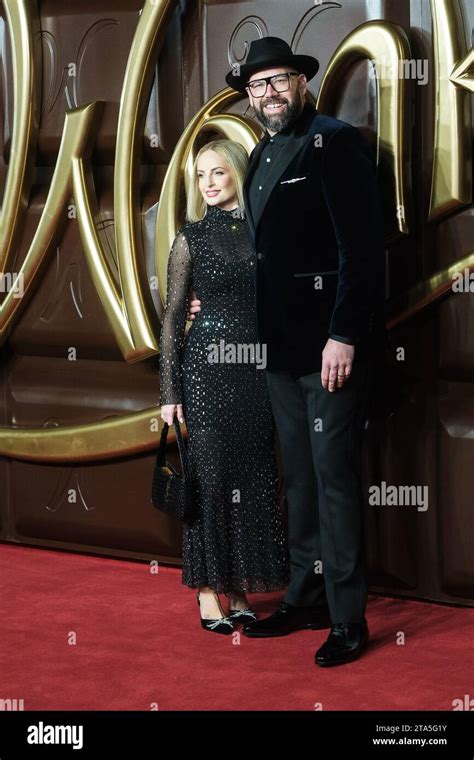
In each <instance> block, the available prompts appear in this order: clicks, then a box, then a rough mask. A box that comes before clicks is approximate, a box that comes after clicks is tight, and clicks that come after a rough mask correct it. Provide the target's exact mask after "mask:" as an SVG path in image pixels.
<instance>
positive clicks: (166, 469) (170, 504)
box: [151, 417, 197, 522]
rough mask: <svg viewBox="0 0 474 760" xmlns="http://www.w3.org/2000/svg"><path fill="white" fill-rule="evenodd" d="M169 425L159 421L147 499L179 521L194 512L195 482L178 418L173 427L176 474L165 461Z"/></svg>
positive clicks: (189, 520) (195, 509) (195, 508)
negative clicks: (177, 462) (160, 426)
mask: <svg viewBox="0 0 474 760" xmlns="http://www.w3.org/2000/svg"><path fill="white" fill-rule="evenodd" d="M168 428H169V425H168V423H167V422H165V424H164V425H163V430H162V432H161V438H160V445H159V447H158V453H157V455H156V463H155V469H154V472H153V482H152V487H151V503H152V504H153V506H154V507H156V508H157V509H159V510H160V511H161V512H165V513H166V514H167V515H171V516H172V517H176V518H178V520H182V521H183V522H192V521H193V520H194V519H195V518H196V515H197V502H196V498H195V484H194V478H193V472H192V467H191V462H190V460H189V454H188V450H187V447H186V444H185V442H184V440H183V437H182V435H181V428H180V426H179V422H178V419H177V418H176V417H175V419H174V429H175V431H176V440H177V442H178V450H179V456H180V459H181V470H182V474H181V475H180V474H179V473H178V472H177V471H176V470H175V469H174V467H173V466H172V465H171V464H169V463H168V462H167V461H166V456H165V454H166V439H167V436H168Z"/></svg>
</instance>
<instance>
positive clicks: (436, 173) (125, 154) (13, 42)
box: [0, 0, 474, 542]
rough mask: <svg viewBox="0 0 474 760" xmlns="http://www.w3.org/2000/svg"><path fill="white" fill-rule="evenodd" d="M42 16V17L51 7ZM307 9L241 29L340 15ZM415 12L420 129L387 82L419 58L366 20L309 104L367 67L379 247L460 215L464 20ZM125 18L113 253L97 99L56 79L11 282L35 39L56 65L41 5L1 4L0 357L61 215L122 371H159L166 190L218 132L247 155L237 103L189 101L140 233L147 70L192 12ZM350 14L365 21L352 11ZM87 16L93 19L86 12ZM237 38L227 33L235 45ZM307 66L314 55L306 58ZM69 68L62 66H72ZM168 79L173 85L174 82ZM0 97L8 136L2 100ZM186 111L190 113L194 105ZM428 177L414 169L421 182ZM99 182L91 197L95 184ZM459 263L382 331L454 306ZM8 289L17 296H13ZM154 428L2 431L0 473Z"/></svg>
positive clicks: (187, 73) (163, 5) (467, 174)
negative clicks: (417, 144)
mask: <svg viewBox="0 0 474 760" xmlns="http://www.w3.org/2000/svg"><path fill="white" fill-rule="evenodd" d="M49 2H50V5H51V4H52V6H54V2H53V0H49ZM86 5H87V3H86ZM124 5H126V3H124ZM209 5H212V4H209ZM214 5H220V6H228V10H229V14H230V13H231V12H232V13H234V14H235V12H236V9H237V8H239V3H238V2H235V3H234V2H228V3H225V2H223V3H214ZM316 5H317V6H319V7H314V8H313V9H311V10H310V11H307V12H306V15H305V16H304V24H303V23H302V21H300V22H299V23H297V14H296V10H295V11H294V13H295V18H294V23H293V19H292V18H291V16H292V13H293V11H292V10H290V9H288V11H287V12H286V13H287V16H288V20H287V24H288V29H287V31H286V33H285V32H283V31H281V30H276V29H274V30H272V31H265V30H266V26H265V23H263V22H262V23H260V16H257V15H255V19H256V21H255V23H254V31H255V29H257V30H258V32H257V33H263V32H264V33H274V34H280V36H286V37H287V38H288V39H290V37H291V35H293V38H292V39H293V40H299V39H300V38H301V36H302V34H303V32H304V29H305V28H307V26H308V24H309V21H310V20H315V19H316V16H317V15H318V14H320V13H321V10H324V9H332V10H337V12H340V13H342V12H344V11H345V10H346V9H345V6H344V3H334V2H327V3H317V4H316ZM387 5H388V4H387ZM402 5H403V7H404V8H408V7H409V6H410V3H409V2H408V0H407V3H403V4H402V3H400V6H402ZM426 5H427V6H428V7H429V12H430V16H431V24H432V39H431V41H430V45H431V56H430V57H431V62H432V65H431V67H430V80H429V89H430V93H431V95H430V98H427V97H424V98H422V99H421V109H422V110H421V113H420V112H418V123H417V122H416V121H415V116H416V113H415V107H414V101H415V93H414V88H415V87H416V86H417V85H415V83H414V81H413V79H411V78H410V77H408V76H398V75H397V74H394V72H397V71H399V67H400V66H403V65H404V64H406V62H407V61H411V60H415V59H416V57H417V55H416V51H414V50H413V49H412V42H411V39H412V38H411V37H410V36H409V34H408V33H407V31H408V30H407V29H406V28H404V27H403V26H402V25H400V24H399V23H396V22H395V21H391V20H387V19H379V20H377V19H376V20H369V21H366V22H364V23H362V24H359V25H356V26H355V28H353V29H352V30H351V31H350V32H349V33H348V34H347V35H346V36H345V37H344V38H343V39H342V41H340V42H339V43H338V44H337V45H336V46H335V49H334V50H333V52H332V54H331V56H330V58H329V60H328V61H327V63H326V66H325V70H323V71H322V75H321V80H320V86H319V90H318V93H317V95H316V97H315V103H316V105H317V107H318V108H319V109H320V110H321V111H323V112H326V113H332V114H335V115H337V113H338V108H339V104H340V99H341V93H342V92H343V91H344V88H345V86H346V84H347V82H348V81H350V76H351V73H352V72H353V70H354V69H355V68H356V67H357V66H358V65H359V64H360V62H363V61H369V62H370V65H371V66H372V67H373V69H372V73H373V76H374V81H375V89H376V100H377V120H376V129H375V138H376V150H377V157H378V160H379V162H381V161H382V159H383V161H384V164H385V168H386V170H387V171H388V173H389V175H390V176H391V178H392V182H391V185H390V189H389V191H388V192H389V197H388V198H386V199H385V200H386V205H387V206H388V207H389V208H390V218H389V219H388V221H387V229H386V233H387V234H386V244H387V247H388V248H389V249H390V247H392V246H395V245H397V244H399V243H400V241H403V240H404V239H407V238H409V237H410V236H411V235H413V234H414V233H415V232H416V229H417V228H419V227H420V226H422V227H424V228H426V229H427V230H430V229H433V228H434V227H435V225H436V224H439V222H440V221H442V220H446V219H447V218H450V217H452V216H454V215H455V214H456V213H457V212H459V211H460V210H462V209H465V208H466V207H468V206H470V204H472V117H471V95H472V93H473V92H474V50H473V49H470V46H469V44H468V39H469V35H468V27H469V24H468V21H467V18H466V7H465V4H464V3H463V1H462V0H427V2H426ZM252 6H253V9H254V10H255V13H256V14H257V13H259V12H260V10H261V9H260V4H259V3H258V2H255V3H253V4H252ZM58 7H59V6H58ZM91 7H92V6H91ZM130 7H131V8H132V11H133V13H134V15H133V16H131V15H130V14H129V16H128V17H127V18H128V19H130V18H131V17H132V18H134V19H135V23H136V26H135V28H134V32H133V39H132V41H131V45H130V48H129V51H128V59H127V63H126V67H125V72H124V76H123V80H122V82H121V96H120V102H119V106H118V114H117V126H116V144H115V146H113V148H112V149H111V150H112V153H113V154H114V156H113V171H112V173H111V174H108V175H107V174H106V173H105V174H104V176H106V178H107V182H109V184H110V187H111V191H112V194H113V198H112V205H113V225H112V226H113V233H114V234H113V241H112V243H111V246H109V245H107V242H106V238H105V237H104V234H103V218H102V216H101V213H100V209H99V200H98V190H97V176H96V175H97V172H98V168H99V167H98V166H97V161H96V157H97V155H98V149H97V140H98V134H99V132H100V129H101V125H102V124H103V121H104V119H105V118H107V114H108V111H107V109H108V106H109V103H108V102H107V100H104V99H101V100H93V101H91V102H84V103H81V100H80V98H79V99H78V96H77V91H76V90H77V86H76V82H77V80H74V77H75V76H76V72H75V69H74V70H73V72H72V75H71V72H69V75H70V76H72V79H73V80H74V87H76V90H75V91H74V98H72V101H73V102H72V103H71V106H72V107H70V108H67V109H65V118H64V124H63V125H62V135H61V139H60V143H59V148H58V149H57V150H56V151H55V156H54V166H52V167H51V176H50V181H49V185H48V189H47V195H46V197H45V199H44V203H43V205H42V206H41V208H40V211H39V212H38V214H37V220H36V222H35V224H36V227H35V230H34V234H33V237H32V241H31V243H30V244H29V246H28V250H27V252H26V255H25V257H24V259H23V262H22V264H21V266H20V267H19V268H18V269H17V271H15V262H16V256H17V250H18V245H19V241H20V240H22V239H23V233H24V229H25V224H26V220H27V218H28V211H29V210H31V198H32V194H33V190H34V177H35V167H37V164H38V153H39V152H41V146H40V144H39V136H40V128H39V127H40V123H41V120H42V118H44V117H45V113H46V111H45V105H44V103H43V104H42V96H41V92H42V89H43V90H44V88H45V86H46V85H45V81H44V61H42V57H41V44H43V45H44V44H45V41H46V42H47V44H48V45H49V46H50V54H51V55H59V54H58V53H57V51H56V52H55V48H54V44H56V45H57V41H56V42H55V43H54V44H53V41H52V36H51V35H50V37H49V38H48V37H47V34H46V32H45V30H44V29H42V23H41V18H40V10H39V6H38V4H37V3H36V2H34V0H4V2H3V9H4V19H5V25H6V31H7V35H6V37H7V38H8V40H9V44H8V46H7V47H6V48H5V50H4V54H5V51H6V52H7V53H8V54H9V56H10V59H9V62H8V63H9V67H10V69H9V70H10V72H11V79H10V82H9V85H10V89H11V90H12V92H11V98H12V102H13V112H12V120H11V125H8V126H9V128H10V135H9V143H8V146H7V147H8V150H7V153H8V155H7V161H6V176H5V180H4V193H3V203H2V209H1V224H0V271H1V272H2V273H3V278H4V281H5V282H6V281H7V278H8V277H9V276H10V278H11V280H10V286H9V289H8V291H7V292H6V293H5V296H4V297H3V300H2V303H1V305H0V336H1V343H2V344H3V345H4V347H7V346H8V338H9V336H11V334H12V330H13V327H14V326H15V325H16V324H17V322H18V320H19V318H20V315H21V314H22V313H23V311H24V309H25V307H26V305H27V304H29V303H31V300H32V299H34V296H35V291H36V290H37V288H38V285H39V283H40V282H41V278H42V277H43V272H44V270H45V267H46V266H48V265H50V263H51V260H52V256H53V255H54V247H55V244H56V242H57V241H58V240H61V236H62V235H63V233H64V227H65V223H66V221H67V219H68V218H70V217H71V215H73V216H74V218H75V219H76V221H77V226H78V230H79V234H80V241H81V245H82V251H83V255H84V257H85V259H86V261H87V267H88V271H89V275H90V278H91V281H92V283H93V287H94V289H95V292H96V294H97V297H98V298H99V299H100V303H101V305H102V308H103V311H104V313H105V315H106V317H107V321H108V324H109V327H110V330H111V332H112V333H113V336H114V339H115V341H116V344H117V347H118V349H119V351H120V352H121V355H122V356H123V360H124V362H126V363H127V364H130V365H133V364H136V363H138V362H146V361H148V360H150V359H152V358H153V357H155V358H156V355H157V351H158V336H159V328H160V323H159V309H157V298H158V299H160V300H161V308H162V306H163V302H164V298H165V293H166V271H167V260H168V254H169V250H170V247H171V243H172V241H173V239H174V236H175V234H176V231H177V228H178V226H179V224H180V222H181V219H180V217H179V213H180V205H179V200H180V192H179V190H180V188H182V186H183V183H184V186H187V184H188V182H189V179H190V172H191V166H192V161H193V158H194V156H195V153H196V143H197V138H198V136H199V135H202V134H203V132H206V131H209V132H217V133H220V134H221V135H223V136H225V137H228V138H230V139H233V140H237V141H239V142H240V143H241V144H242V145H244V147H245V148H246V149H247V150H248V151H249V152H250V150H251V149H252V147H253V146H254V145H255V143H256V142H257V141H258V140H259V139H260V137H261V136H262V134H263V132H262V129H261V127H260V126H259V125H258V123H257V122H256V121H255V120H253V119H252V118H251V117H249V116H246V115H242V114H240V113H233V112H231V109H232V108H235V107H236V106H239V101H241V100H242V98H241V96H240V94H238V93H236V92H235V91H233V90H231V89H230V88H227V87H226V88H224V89H221V90H219V91H217V92H216V93H215V94H213V95H212V96H211V97H210V98H209V99H207V102H204V101H205V98H201V102H200V104H199V107H198V108H197V109H195V110H194V111H193V113H192V115H191V118H189V119H187V120H184V129H180V130H179V133H180V134H179V136H178V139H177V140H175V142H174V144H173V145H172V155H170V156H169V157H168V158H167V159H166V161H165V163H164V165H163V166H161V167H157V171H156V174H155V176H154V177H153V178H152V179H151V180H150V179H148V182H149V185H148V186H149V187H152V186H153V183H156V182H158V181H159V183H160V186H159V203H158V204H157V213H156V218H153V219H152V220H151V221H150V220H147V221H146V223H145V220H144V215H143V209H142V191H143V187H144V178H143V177H144V175H143V172H142V168H143V167H142V156H143V136H144V130H145V123H146V119H147V118H149V117H150V108H151V105H150V93H151V92H152V91H155V92H156V88H157V68H156V65H157V61H158V60H162V58H163V49H164V48H166V46H167V39H169V35H170V34H174V31H173V30H175V29H176V28H177V24H179V23H181V25H182V28H183V29H184V30H185V31H186V29H188V30H189V29H192V25H193V24H195V23H201V22H202V18H201V15H200V9H201V3H197V2H196V3H189V4H187V5H186V9H185V11H183V14H182V16H180V14H181V10H182V9H181V8H180V4H178V2H177V0H146V2H144V3H138V2H137V3H136V4H134V3H133V0H131V2H130ZM285 7H286V6H285ZM360 7H361V8H364V7H365V6H364V3H363V0H361V2H360ZM111 8H112V6H111ZM262 9H263V5H262ZM87 10H88V11H90V10H91V9H90V8H89V6H88V7H87ZM104 10H108V8H107V2H105V3H104ZM76 12H77V10H76ZM84 12H85V11H84ZM262 13H263V10H262ZM110 15H111V18H108V17H107V14H106V13H102V14H101V18H100V19H99V20H97V21H95V22H94V24H91V26H90V30H92V31H90V34H89V37H88V39H89V38H90V37H92V36H93V35H94V34H98V33H99V32H100V31H101V30H102V29H103V28H104V26H105V25H107V24H108V25H110V24H115V23H117V24H118V23H119V22H116V21H114V20H113V18H112V16H113V13H112V12H111V14H110ZM244 15H245V14H244ZM402 15H403V14H402ZM104 19H105V20H104ZM247 20H248V19H247ZM203 23H206V22H203ZM244 24H245V20H244V21H242V22H241V25H244ZM241 25H237V26H235V24H234V31H236V33H237V31H239V30H240V29H241ZM262 30H263V31H262ZM167 35H168V36H167ZM178 37H179V35H178ZM173 39H174V38H173ZM201 39H202V37H201V36H200V34H199V33H198V34H197V36H196V37H195V38H193V37H192V33H191V32H189V31H188V32H186V33H185V34H183V40H184V41H183V45H184V46H186V45H187V46H188V48H189V49H190V50H191V53H189V50H188V52H185V53H183V56H181V51H180V50H179V49H178V50H177V51H176V52H175V53H174V55H175V57H176V58H177V64H181V60H182V61H183V67H182V76H183V77H184V78H186V77H189V78H190V79H191V78H194V79H195V78H196V72H195V71H194V69H193V66H192V63H193V61H192V50H193V49H194V50H195V49H196V45H197V44H201ZM87 44H89V42H88V41H86V36H85V37H84V39H83V40H82V42H81V47H80V51H79V54H78V57H77V60H81V55H83V54H84V50H85V48H86V45H87ZM183 50H184V48H183ZM51 51H52V52H51ZM229 51H230V53H229V62H228V61H226V60H224V59H222V60H221V66H222V72H221V73H222V79H223V76H224V73H225V72H226V71H227V69H228V63H230V64H232V63H234V62H238V61H235V60H232V45H231V44H229ZM305 52H312V53H316V51H313V50H306V49H305ZM167 56H168V60H171V59H173V53H170V51H169V50H168V51H167ZM165 57H166V56H165ZM75 65H76V64H73V63H71V66H75ZM176 71H177V69H175V72H176ZM109 76H110V72H109ZM194 79H193V81H194ZM172 81H173V82H175V83H177V86H179V82H178V79H177V78H176V79H174V80H172ZM161 84H163V82H162V83H161ZM158 87H159V85H158ZM153 88H154V89H153ZM203 89H204V90H205V88H203ZM58 91H59V89H58ZM170 92H171V91H170ZM3 95H4V131H5V124H6V119H7V117H6V114H5V112H6V108H5V102H6V97H7V93H6V92H4V93H3ZM309 97H311V96H309ZM196 99H197V100H199V98H198V96H196ZM43 100H44V98H43ZM78 100H79V102H78V103H77V101H78ZM202 103H204V104H202ZM42 108H43V111H41V109H42ZM423 109H425V111H426V113H423ZM427 109H429V113H428V111H427ZM46 115H47V113H46ZM158 116H161V121H159V119H158V120H157V124H158V123H159V124H161V125H164V124H165V123H166V117H167V114H163V113H161V114H158ZM420 116H421V120H420ZM428 116H429V118H430V119H432V122H433V125H434V128H433V130H432V132H431V135H430V139H431V148H430V152H431V156H432V158H431V162H430V165H429V174H430V198H429V204H428V205H427V206H426V207H425V208H421V207H420V204H419V203H417V199H416V197H415V194H414V189H413V185H414V184H415V186H416V184H417V183H419V181H420V178H419V177H418V176H417V175H416V170H417V169H419V168H420V164H419V163H417V161H416V158H417V157H416V156H413V154H412V141H413V133H414V130H416V129H418V128H420V127H421V124H422V121H423V119H424V118H427V117H428ZM165 132H166V126H163V134H160V135H159V137H160V139H161V138H163V139H164V134H165ZM168 137H169V135H168ZM165 142H166V140H165ZM4 148H5V146H4ZM4 152H5V150H4ZM162 152H163V153H166V149H164V148H163V150H162ZM110 163H111V165H112V162H110ZM427 168H428V167H426V166H424V169H425V171H426V170H427ZM161 169H162V171H161ZM104 172H105V169H104ZM99 174H100V172H99ZM101 177H102V175H101ZM99 184H100V185H101V187H102V186H103V184H104V182H103V178H102V181H101V183H99ZM145 185H146V181H145ZM145 227H146V232H147V234H148V236H150V235H151V236H152V237H153V246H154V262H153V270H154V271H153V272H152V274H150V271H149V267H147V266H146V262H145V258H146V256H145V249H144V229H145ZM471 251H472V252H469V253H468V254H467V255H463V256H462V257H461V258H459V259H457V260H456V261H454V262H452V261H450V262H449V263H448V264H447V265H446V266H442V267H438V268H433V267H432V268H431V272H432V273H431V274H429V276H427V277H426V276H423V274H422V276H420V277H418V278H417V280H416V281H415V282H414V284H413V285H412V286H411V287H409V288H401V289H396V288H395V292H393V293H392V297H391V299H390V302H389V303H388V308H387V313H388V326H389V328H395V327H396V326H400V325H403V324H405V323H406V321H407V320H408V319H409V318H411V317H413V316H414V315H417V314H419V313H420V312H422V310H423V309H425V307H428V306H430V305H433V304H434V303H435V302H438V301H439V300H441V299H442V297H444V296H446V295H448V294H449V293H450V292H452V283H453V275H455V273H456V272H464V273H466V274H470V273H471V272H472V271H473V266H474V251H473V250H472V249H471ZM18 286H21V288H20V287H18ZM20 289H21V297H18V292H19V290H20ZM157 385H158V383H157ZM156 398H157V399H158V390H157V392H156ZM160 428H161V418H160V415H159V410H158V408H157V406H151V407H148V408H146V409H143V410H141V411H132V412H129V413H126V412H125V413H123V414H121V415H119V416H117V415H114V416H112V417H110V418H105V419H102V420H100V421H91V422H89V423H88V424H75V425H55V426H53V427H47V426H43V427H40V428H38V427H31V426H25V425H24V424H23V425H21V426H16V425H15V424H12V425H10V426H5V427H3V428H1V429H0V454H1V455H2V456H3V457H5V458H8V459H13V460H22V461H24V462H28V461H29V462H35V463H43V464H51V465H53V464H61V463H62V464H63V465H67V464H68V463H70V464H86V463H94V462H104V463H105V462H107V461H114V460H117V459H120V458H130V457H133V456H134V455H136V454H140V453H144V452H147V451H148V452H150V451H153V450H154V449H155V447H156V445H157V441H158V439H159V433H160ZM173 540H174V539H173ZM170 542H172V539H171V538H170Z"/></svg>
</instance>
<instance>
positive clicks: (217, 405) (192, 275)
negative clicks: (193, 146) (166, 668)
mask: <svg viewBox="0 0 474 760" xmlns="http://www.w3.org/2000/svg"><path fill="white" fill-rule="evenodd" d="M247 163H248V157H247V153H246V152H245V150H244V148H243V147H242V146H241V145H239V144H238V143H236V142H233V141H231V140H215V141H213V142H211V143H208V144H206V145H205V146H204V147H203V148H201V150H200V151H199V152H198V154H197V156H196V160H195V162H194V167H193V178H192V182H191V187H190V191H189V193H188V199H187V219H188V222H187V223H186V224H184V225H183V226H182V227H181V229H180V230H179V232H178V234H177V236H176V238H175V240H174V242H173V245H172V249H171V253H170V257H169V261H168V283H167V302H166V308H165V311H164V315H163V322H162V330H161V336H160V404H161V416H162V419H163V420H164V421H165V422H167V423H168V424H169V425H172V424H173V419H174V415H175V414H176V415H177V416H178V419H179V421H180V422H182V421H185V422H186V427H187V430H188V451H189V456H190V460H191V464H192V467H193V470H194V474H195V477H196V498H197V500H198V505H199V516H198V518H197V519H196V520H195V521H194V522H193V523H192V524H185V525H184V534H183V580H182V582H183V584H185V585H187V586H189V587H190V588H195V589H198V593H197V597H198V604H199V606H200V613H201V625H202V627H203V628H205V629H206V630H210V631H214V632H216V633H223V634H229V633H232V631H233V630H234V625H235V624H236V623H237V622H239V623H246V622H250V621H251V620H255V619H256V616H255V613H254V612H253V611H252V610H251V609H250V608H249V604H248V601H247V598H246V592H262V591H274V590H280V589H283V588H285V587H286V586H287V584H288V581H289V571H288V554H287V546H286V540H285V535H284V529H283V523H282V518H281V515H280V512H279V507H278V493H277V487H278V473H277V466H276V460H275V452H274V448H273V425H274V423H273V417H272V412H271V406H270V401H269V398H268V396H267V390H266V383H265V370H264V367H262V366H261V365H262V364H263V362H262V361H260V364H258V363H257V361H255V357H256V356H257V355H260V353H259V349H260V350H261V349H262V347H260V346H258V345H257V343H258V340H257V327H256V308H255V279H254V270H255V252H254V250H253V247H252V243H251V238H250V234H249V230H248V226H247V221H246V219H245V214H244V211H243V206H244V204H243V193H242V185H243V180H244V177H245V172H246V169H247ZM191 290H194V291H195V292H196V294H197V296H198V298H200V299H202V303H203V304H205V306H204V307H203V308H202V310H201V311H200V313H199V314H198V315H197V316H196V318H195V321H194V322H193V324H192V326H191V329H190V330H189V333H188V334H187V335H186V336H185V335H184V330H185V325H186V315H187V311H188V306H189V301H190V292H191ZM252 346H253V349H254V352H255V353H254V356H253V357H252V354H251V350H252ZM245 347H246V348H245ZM249 347H250V351H249ZM244 351H246V352H247V353H246V357H247V361H246V360H245V359H244V360H243V361H241V360H240V359H242V356H243V354H244ZM229 352H230V353H229ZM249 356H250V359H252V358H253V359H254V360H253V361H252V360H251V361H248V359H249ZM229 358H230V361H229ZM220 593H221V594H222V593H224V594H226V596H227V598H228V602H229V613H228V614H227V615H226V614H225V613H224V611H223V608H222V605H221V602H220V599H219V596H218V595H219V594H220Z"/></svg>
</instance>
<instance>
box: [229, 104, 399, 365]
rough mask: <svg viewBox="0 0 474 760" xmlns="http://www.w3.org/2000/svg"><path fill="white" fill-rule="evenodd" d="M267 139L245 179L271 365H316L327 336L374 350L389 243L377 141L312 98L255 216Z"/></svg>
mask: <svg viewBox="0 0 474 760" xmlns="http://www.w3.org/2000/svg"><path fill="white" fill-rule="evenodd" d="M269 139H270V138H269V136H268V134H267V135H265V137H264V138H263V139H262V140H261V141H260V142H259V143H258V144H257V145H256V146H255V148H254V150H253V151H252V153H251V156H250V164H249V170H248V172H247V176H246V179H245V183H244V197H245V207H246V212H247V217H248V222H249V228H250V234H251V237H252V238H253V242H254V245H255V250H256V253H257V262H256V263H257V271H256V295H257V323H258V332H259V340H260V342H261V343H266V344H267V367H268V369H287V370H290V371H292V372H294V373H295V374H297V375H298V374H306V373H310V372H318V371H320V370H321V361H322V357H321V353H322V351H323V349H324V346H325V345H326V342H327V340H328V338H329V337H333V338H335V339H338V338H341V339H342V340H343V341H345V342H347V343H349V342H350V343H353V344H354V345H355V347H356V348H355V357H354V361H357V359H358V358H367V357H368V356H374V355H377V352H378V349H381V347H382V344H383V343H384V342H385V320H384V313H383V312H384V300H385V277H384V256H385V251H384V241H383V222H382V212H381V208H380V203H379V196H378V193H379V191H378V185H377V179H376V170H375V163H374V156H373V152H372V149H371V147H370V146H369V144H368V143H367V141H366V140H365V138H363V137H362V135H361V134H360V133H359V131H358V130H357V129H356V128H355V127H353V126H351V125H350V124H347V123H346V122H343V121H340V120H339V119H335V118H333V117H331V116H325V115H324V114H321V113H319V112H318V111H317V110H315V108H314V107H313V106H312V105H311V104H310V103H306V104H305V106H304V108H303V111H302V113H301V114H300V116H299V118H298V119H297V121H296V123H295V127H294V129H293V130H292V131H291V132H290V134H289V136H288V142H287V145H285V146H284V148H283V149H282V150H281V151H280V153H279V155H278V157H277V159H276V160H275V162H274V165H273V167H272V169H271V172H270V175H269V179H268V181H267V182H266V184H265V186H264V187H263V189H262V191H261V192H262V193H263V194H264V196H263V198H262V201H263V203H262V204H261V209H262V211H261V213H260V215H259V216H257V218H254V217H253V216H252V209H251V208H250V203H249V184H250V181H251V178H252V175H253V172H254V171H255V168H256V165H257V159H258V156H259V153H260V152H261V150H262V149H263V147H264V145H265V144H266V142H267V141H268V140H269Z"/></svg>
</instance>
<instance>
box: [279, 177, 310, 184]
mask: <svg viewBox="0 0 474 760" xmlns="http://www.w3.org/2000/svg"><path fill="white" fill-rule="evenodd" d="M302 179H306V177H293V179H284V180H283V181H282V182H280V185H286V184H290V183H291V182H301V180H302Z"/></svg>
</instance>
